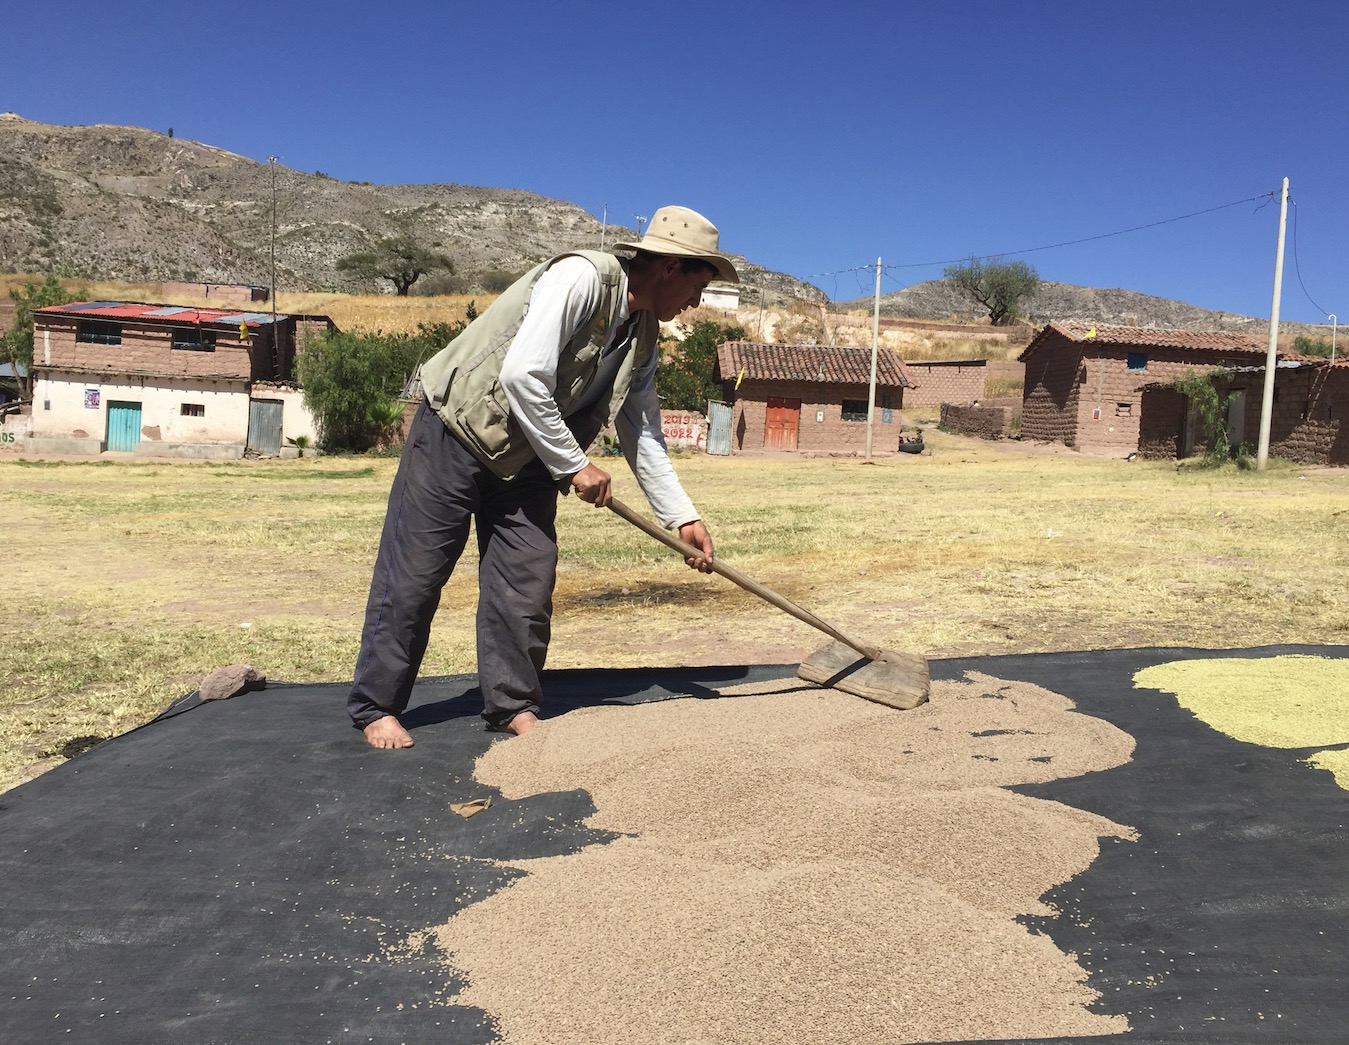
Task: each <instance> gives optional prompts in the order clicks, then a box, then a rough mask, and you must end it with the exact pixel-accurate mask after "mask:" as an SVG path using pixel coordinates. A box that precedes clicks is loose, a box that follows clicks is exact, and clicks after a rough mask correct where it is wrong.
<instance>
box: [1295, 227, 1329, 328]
mask: <svg viewBox="0 0 1349 1045" xmlns="http://www.w3.org/2000/svg"><path fill="white" fill-rule="evenodd" d="M1293 271H1294V272H1296V273H1297V283H1298V286H1300V287H1301V288H1302V293H1303V294H1304V295H1305V296H1306V298H1307V300H1308V301H1311V303H1312V307H1313V308H1314V309H1316V311H1317V312H1319V313H1321V315H1323V316H1325V317H1326V318H1327V319H1329V318H1330V313H1329V312H1327V311H1326V310H1325V309H1323V308H1322V307H1321V306H1320V305H1318V304H1317V303H1316V302H1315V301H1313V300H1312V296H1311V294H1309V293H1308V292H1307V284H1305V283H1303V282H1302V266H1301V265H1299V264H1298V259H1297V200H1293Z"/></svg>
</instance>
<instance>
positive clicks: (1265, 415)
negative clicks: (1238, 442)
mask: <svg viewBox="0 0 1349 1045" xmlns="http://www.w3.org/2000/svg"><path fill="white" fill-rule="evenodd" d="M1287 225H1288V179H1287V178H1284V179H1283V192H1282V194H1281V195H1280V197H1279V249H1278V251H1277V252H1276V253H1275V256H1274V303H1273V304H1272V305H1271V306H1270V310H1269V349H1268V351H1266V353H1265V394H1264V397H1263V398H1262V399H1261V402H1260V440H1259V443H1258V445H1257V448H1256V452H1255V468H1256V471H1259V472H1263V471H1264V470H1265V465H1266V463H1267V462H1268V460H1269V427H1270V420H1271V415H1272V414H1273V412H1274V371H1275V370H1276V369H1277V368H1278V365H1279V297H1280V295H1281V294H1282V293H1283V239H1284V231H1285V229H1286V228H1287Z"/></svg>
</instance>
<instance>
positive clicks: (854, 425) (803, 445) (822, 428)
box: [731, 380, 908, 453]
mask: <svg viewBox="0 0 1349 1045" xmlns="http://www.w3.org/2000/svg"><path fill="white" fill-rule="evenodd" d="M867 391H868V388H867V386H866V385H835V384H827V383H820V382H815V381H773V382H763V381H749V380H747V381H745V382H744V383H743V384H742V385H741V386H740V389H739V390H738V391H737V392H734V393H733V394H734V395H735V401H734V403H733V405H732V414H731V450H732V452H735V451H739V450H762V449H763V448H764V430H765V426H766V424H767V419H768V404H767V401H768V399H769V398H770V397H772V398H782V399H796V400H800V402H801V409H800V412H799V415H798V420H797V444H796V449H797V450H798V451H801V452H812V451H816V452H824V453H829V452H844V453H846V452H851V451H856V452H859V453H860V452H863V451H865V450H866V441H867V425H866V422H865V421H845V420H843V401H844V400H845V399H848V400H853V401H860V402H861V403H863V404H865V403H866V400H867ZM907 391H908V390H907V389H900V388H879V387H878V388H877V389H876V410H875V420H876V424H875V427H874V429H873V431H872V448H873V449H875V450H897V449H898V448H899V441H900V435H899V426H900V420H899V414H898V411H899V410H900V409H901V408H902V407H903V406H905V405H906V402H907V401H906V399H905V396H906V394H907ZM887 411H888V413H887ZM821 416H823V420H817V418H819V417H821ZM887 416H888V417H889V418H890V420H889V421H888V422H887V421H886V417H887Z"/></svg>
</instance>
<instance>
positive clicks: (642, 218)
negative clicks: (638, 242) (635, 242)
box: [634, 214, 646, 239]
mask: <svg viewBox="0 0 1349 1045" xmlns="http://www.w3.org/2000/svg"><path fill="white" fill-rule="evenodd" d="M634 217H635V218H636V219H637V238H638V239H641V238H642V226H643V225H645V224H646V215H645V214H636V215H634Z"/></svg>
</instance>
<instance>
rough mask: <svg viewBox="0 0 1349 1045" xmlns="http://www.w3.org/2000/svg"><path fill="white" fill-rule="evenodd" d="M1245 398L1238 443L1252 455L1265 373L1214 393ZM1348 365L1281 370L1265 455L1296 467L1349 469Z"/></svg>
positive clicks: (1238, 377) (1228, 384) (1245, 376)
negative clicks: (1240, 394) (1237, 393)
mask: <svg viewBox="0 0 1349 1045" xmlns="http://www.w3.org/2000/svg"><path fill="white" fill-rule="evenodd" d="M1233 390H1237V391H1240V390H1244V391H1245V393H1246V417H1245V431H1244V434H1243V437H1242V441H1243V442H1244V443H1245V444H1246V445H1247V446H1248V447H1249V448H1251V449H1252V450H1254V449H1255V448H1256V447H1258V446H1259V442H1260V407H1261V403H1262V401H1263V399H1264V375H1263V373H1254V374H1242V375H1236V376H1234V377H1233V378H1232V379H1230V381H1226V382H1220V383H1219V385H1218V391H1219V393H1220V394H1224V395H1225V394H1226V393H1227V392H1229V391H1233ZM1346 418H1349V365H1345V364H1340V363H1336V364H1335V366H1333V367H1332V366H1328V365H1327V366H1316V367H1306V368H1303V369H1299V370H1279V371H1277V377H1276V379H1275V385H1274V409H1273V411H1272V412H1271V414H1270V422H1269V453H1270V456H1271V457H1278V458H1281V459H1283V460H1286V461H1295V462H1297V463H1299V464H1331V465H1349V426H1347V425H1346V424H1345V420H1346Z"/></svg>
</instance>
